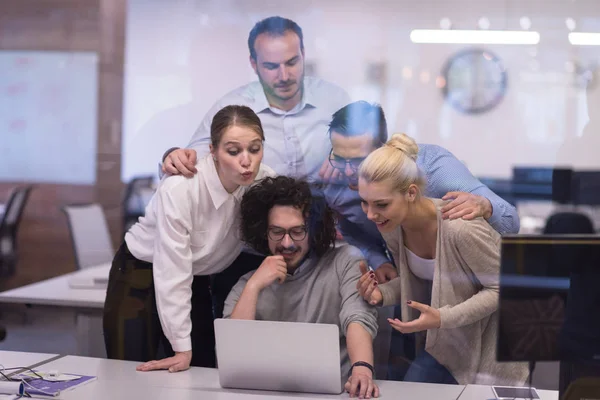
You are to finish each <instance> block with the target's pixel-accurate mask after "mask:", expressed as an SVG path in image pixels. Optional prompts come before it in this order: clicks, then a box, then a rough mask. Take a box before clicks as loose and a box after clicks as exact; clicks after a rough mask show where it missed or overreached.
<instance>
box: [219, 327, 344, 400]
mask: <svg viewBox="0 0 600 400" xmlns="http://www.w3.org/2000/svg"><path fill="white" fill-rule="evenodd" d="M215 339H216V345H217V364H218V367H219V381H220V384H221V387H223V388H231V389H256V390H276V391H280V392H303V393H320V394H340V393H342V391H343V385H342V379H341V372H340V341H339V329H338V327H337V325H330V324H312V323H300V322H276V321H253V320H239V319H217V320H215Z"/></svg>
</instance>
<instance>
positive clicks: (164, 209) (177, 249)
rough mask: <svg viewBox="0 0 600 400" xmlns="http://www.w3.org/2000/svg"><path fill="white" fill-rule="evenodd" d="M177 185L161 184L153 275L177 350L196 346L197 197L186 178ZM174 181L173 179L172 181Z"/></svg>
mask: <svg viewBox="0 0 600 400" xmlns="http://www.w3.org/2000/svg"><path fill="white" fill-rule="evenodd" d="M167 179H181V182H180V183H178V184H175V185H172V184H169V185H161V186H160V187H159V189H158V191H157V193H156V202H157V204H156V239H155V240H154V257H153V266H152V271H153V276H154V288H155V293H156V307H157V310H158V315H159V318H160V323H161V326H162V329H163V332H164V334H165V336H166V337H167V339H169V342H170V343H171V347H172V348H173V350H174V351H176V352H182V351H188V350H191V349H192V340H191V337H190V334H191V331H192V321H191V317H190V312H191V309H192V305H191V299H192V281H193V279H194V275H193V271H192V251H191V249H190V235H189V232H190V230H191V226H192V215H191V209H192V207H191V206H192V204H190V202H191V201H193V200H192V199H193V198H194V197H193V196H192V195H191V193H189V190H188V185H186V183H185V181H184V180H183V179H185V178H182V177H169V178H167ZM169 183H170V182H169Z"/></svg>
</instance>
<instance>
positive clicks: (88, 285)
mask: <svg viewBox="0 0 600 400" xmlns="http://www.w3.org/2000/svg"><path fill="white" fill-rule="evenodd" d="M109 272H110V264H103V265H99V266H97V267H90V268H86V269H83V270H81V271H78V272H77V273H75V274H73V275H72V276H71V277H70V278H69V287H70V288H72V289H106V288H107V287H108V274H109Z"/></svg>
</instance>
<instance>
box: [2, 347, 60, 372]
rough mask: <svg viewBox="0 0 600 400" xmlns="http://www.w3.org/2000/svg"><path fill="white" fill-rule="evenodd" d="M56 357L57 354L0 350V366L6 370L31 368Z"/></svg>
mask: <svg viewBox="0 0 600 400" xmlns="http://www.w3.org/2000/svg"><path fill="white" fill-rule="evenodd" d="M56 356H57V355H56V354H46V353H22V352H20V351H4V350H0V364H2V365H3V366H4V368H13V367H30V366H31V365H34V364H37V363H39V362H43V361H46V360H49V359H51V358H53V357H56ZM10 372H12V371H10Z"/></svg>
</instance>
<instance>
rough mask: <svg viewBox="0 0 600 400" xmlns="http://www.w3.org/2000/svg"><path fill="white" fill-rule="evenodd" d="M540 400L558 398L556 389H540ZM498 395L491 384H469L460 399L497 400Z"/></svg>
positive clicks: (555, 399) (556, 399)
mask: <svg viewBox="0 0 600 400" xmlns="http://www.w3.org/2000/svg"><path fill="white" fill-rule="evenodd" d="M538 394H539V395H540V400H558V391H556V390H538ZM495 399H496V397H495V396H494V393H493V392H492V388H491V387H490V386H482V385H467V387H466V388H465V390H464V391H463V392H462V394H461V395H460V397H459V398H458V400H495Z"/></svg>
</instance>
